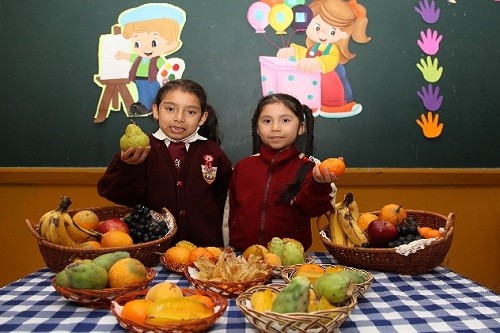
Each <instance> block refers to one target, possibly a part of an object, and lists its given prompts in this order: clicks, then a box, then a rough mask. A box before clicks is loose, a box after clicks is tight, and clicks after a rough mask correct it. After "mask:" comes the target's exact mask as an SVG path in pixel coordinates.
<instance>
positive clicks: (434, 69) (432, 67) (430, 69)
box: [417, 56, 443, 83]
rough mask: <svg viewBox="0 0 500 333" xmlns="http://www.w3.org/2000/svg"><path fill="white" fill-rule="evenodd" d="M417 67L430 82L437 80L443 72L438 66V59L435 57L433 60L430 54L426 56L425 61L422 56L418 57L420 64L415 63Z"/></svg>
mask: <svg viewBox="0 0 500 333" xmlns="http://www.w3.org/2000/svg"><path fill="white" fill-rule="evenodd" d="M417 68H418V69H420V71H421V72H422V74H423V75H424V79H425V80H426V81H427V82H431V83H432V82H436V81H438V80H439V79H440V78H441V74H443V67H442V66H441V67H439V68H438V59H437V58H435V59H434V62H433V61H432V58H431V57H430V56H427V63H426V62H425V60H424V59H423V58H422V59H420V64H417Z"/></svg>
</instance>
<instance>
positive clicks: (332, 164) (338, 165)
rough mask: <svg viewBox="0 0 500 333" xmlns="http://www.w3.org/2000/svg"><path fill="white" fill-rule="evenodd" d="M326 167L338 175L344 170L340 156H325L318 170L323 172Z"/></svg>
mask: <svg viewBox="0 0 500 333" xmlns="http://www.w3.org/2000/svg"><path fill="white" fill-rule="evenodd" d="M326 169H328V171H330V172H333V173H335V176H337V177H340V176H342V175H343V174H344V171H345V163H344V161H343V160H341V159H340V158H335V157H332V158H327V159H326V160H324V161H323V162H321V164H320V165H319V171H321V172H322V173H323V171H324V170H326Z"/></svg>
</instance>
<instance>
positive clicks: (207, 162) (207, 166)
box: [201, 155, 217, 184]
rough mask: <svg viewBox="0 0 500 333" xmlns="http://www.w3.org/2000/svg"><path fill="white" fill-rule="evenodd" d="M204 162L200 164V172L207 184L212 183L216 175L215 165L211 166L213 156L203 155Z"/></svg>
mask: <svg viewBox="0 0 500 333" xmlns="http://www.w3.org/2000/svg"><path fill="white" fill-rule="evenodd" d="M203 161H204V164H202V165H201V173H202V175H203V178H204V179H205V181H206V182H207V183H208V184H212V183H213V181H214V180H215V176H216V175H217V167H214V166H212V162H213V161H214V157H213V156H212V155H205V156H203Z"/></svg>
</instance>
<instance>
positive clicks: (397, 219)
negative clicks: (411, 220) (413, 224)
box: [378, 204, 407, 226]
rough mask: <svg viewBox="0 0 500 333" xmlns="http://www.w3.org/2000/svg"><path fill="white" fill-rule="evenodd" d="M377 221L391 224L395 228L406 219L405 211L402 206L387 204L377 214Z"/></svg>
mask: <svg viewBox="0 0 500 333" xmlns="http://www.w3.org/2000/svg"><path fill="white" fill-rule="evenodd" d="M378 217H379V219H381V220H384V221H386V222H389V223H392V224H394V225H395V226H398V225H400V224H401V223H403V220H404V219H405V218H406V217H407V216H406V211H405V209H404V208H403V206H402V205H396V204H388V205H385V206H384V207H382V209H381V210H380V212H379V214H378Z"/></svg>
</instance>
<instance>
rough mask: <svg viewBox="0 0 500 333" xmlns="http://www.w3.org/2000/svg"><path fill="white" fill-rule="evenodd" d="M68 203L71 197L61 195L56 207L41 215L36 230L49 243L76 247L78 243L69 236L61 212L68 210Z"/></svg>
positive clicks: (69, 203)
mask: <svg viewBox="0 0 500 333" xmlns="http://www.w3.org/2000/svg"><path fill="white" fill-rule="evenodd" d="M69 205H71V199H70V198H69V197H68V196H63V197H61V202H60V203H59V206H58V207H57V208H56V209H54V210H51V211H49V212H47V213H45V214H43V215H42V217H41V218H40V222H39V225H38V230H39V232H40V236H42V237H43V238H45V239H46V240H48V241H49V242H51V243H54V244H59V245H63V246H70V247H76V246H78V245H79V244H78V243H77V242H75V241H74V240H73V239H72V238H71V237H69V235H68V233H67V231H66V226H65V221H64V217H63V213H65V212H66V211H67V210H68V207H69Z"/></svg>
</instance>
